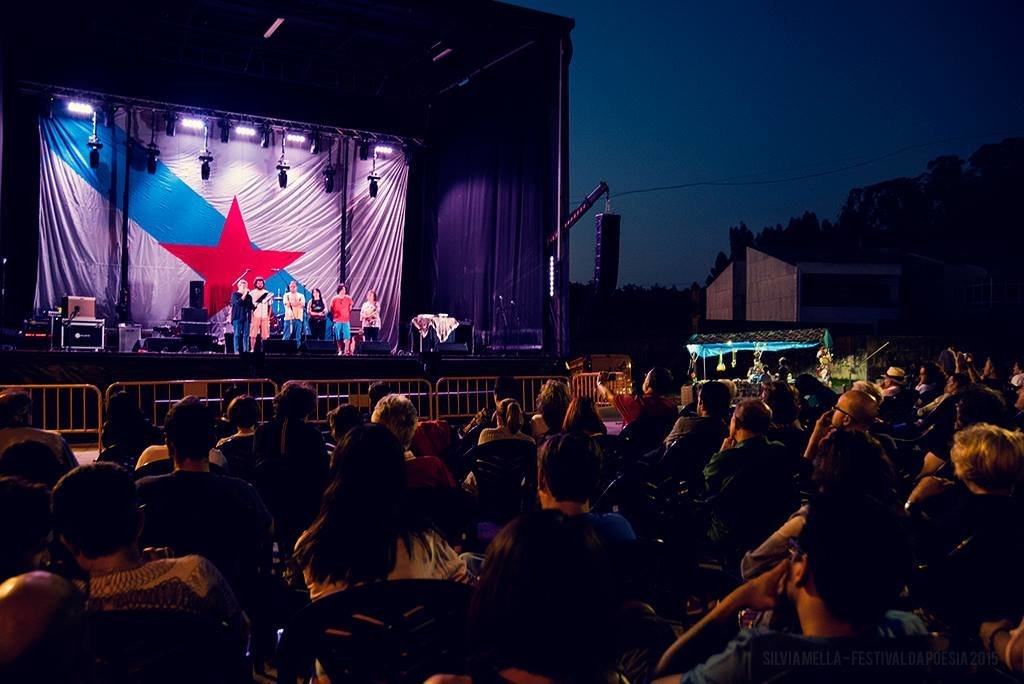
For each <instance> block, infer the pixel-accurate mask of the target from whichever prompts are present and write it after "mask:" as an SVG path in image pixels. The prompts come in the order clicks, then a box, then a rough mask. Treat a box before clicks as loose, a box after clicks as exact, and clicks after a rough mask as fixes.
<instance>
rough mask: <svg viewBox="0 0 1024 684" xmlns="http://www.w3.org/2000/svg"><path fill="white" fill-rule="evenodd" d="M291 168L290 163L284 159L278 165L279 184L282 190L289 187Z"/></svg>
mask: <svg viewBox="0 0 1024 684" xmlns="http://www.w3.org/2000/svg"><path fill="white" fill-rule="evenodd" d="M290 168H291V167H290V166H288V162H286V161H284V160H283V159H282V160H281V161H280V162H278V164H277V184H278V185H280V186H281V187H282V188H287V187H288V169H290Z"/></svg>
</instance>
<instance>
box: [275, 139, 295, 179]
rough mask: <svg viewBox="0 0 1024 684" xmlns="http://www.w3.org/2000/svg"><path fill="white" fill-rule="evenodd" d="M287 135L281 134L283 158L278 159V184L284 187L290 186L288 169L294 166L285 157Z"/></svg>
mask: <svg viewBox="0 0 1024 684" xmlns="http://www.w3.org/2000/svg"><path fill="white" fill-rule="evenodd" d="M286 137H287V136H286V135H282V136H281V158H280V159H278V160H277V167H276V168H277V184H278V185H280V186H281V187H282V188H286V187H288V169H290V168H292V167H291V165H289V164H288V160H287V159H285V158H284V141H285V138H286Z"/></svg>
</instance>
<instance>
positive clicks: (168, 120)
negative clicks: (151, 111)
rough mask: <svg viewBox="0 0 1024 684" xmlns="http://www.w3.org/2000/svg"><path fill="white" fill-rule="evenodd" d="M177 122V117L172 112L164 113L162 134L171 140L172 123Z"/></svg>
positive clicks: (172, 132)
mask: <svg viewBox="0 0 1024 684" xmlns="http://www.w3.org/2000/svg"><path fill="white" fill-rule="evenodd" d="M177 120H178V115H177V114H175V113H174V112H164V133H165V134H166V135H167V136H168V137H171V138H173V137H174V123H175V122H176V121H177Z"/></svg>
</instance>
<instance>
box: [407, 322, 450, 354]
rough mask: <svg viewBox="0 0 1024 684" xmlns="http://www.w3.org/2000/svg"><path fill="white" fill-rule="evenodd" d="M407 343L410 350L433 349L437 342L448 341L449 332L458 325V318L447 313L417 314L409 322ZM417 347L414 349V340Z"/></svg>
mask: <svg viewBox="0 0 1024 684" xmlns="http://www.w3.org/2000/svg"><path fill="white" fill-rule="evenodd" d="M409 327H410V329H411V330H410V334H409V344H410V345H411V346H412V347H413V348H412V349H411V351H419V352H423V351H433V350H434V349H435V348H436V346H437V345H438V344H443V343H445V342H447V341H448V338H449V337H451V334H452V333H453V332H455V329H456V328H458V327H459V320H458V319H457V318H453V317H452V316H449V315H447V314H419V315H418V316H413V318H412V321H410V322H409ZM417 339H418V340H419V345H418V346H419V349H416V348H415V347H416V340H417Z"/></svg>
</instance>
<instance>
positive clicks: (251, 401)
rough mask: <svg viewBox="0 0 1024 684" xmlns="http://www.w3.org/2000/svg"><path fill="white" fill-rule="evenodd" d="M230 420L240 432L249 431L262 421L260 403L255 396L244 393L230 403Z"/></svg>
mask: <svg viewBox="0 0 1024 684" xmlns="http://www.w3.org/2000/svg"><path fill="white" fill-rule="evenodd" d="M227 416H228V422H229V423H231V424H232V425H233V426H234V427H235V429H236V430H238V431H240V432H249V431H251V430H252V429H253V428H255V427H256V423H258V422H260V405H259V404H258V403H256V399H255V398H254V397H251V396H249V395H248V394H242V395H240V396H237V397H235V398H234V399H232V400H231V403H230V404H228V412H227Z"/></svg>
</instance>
